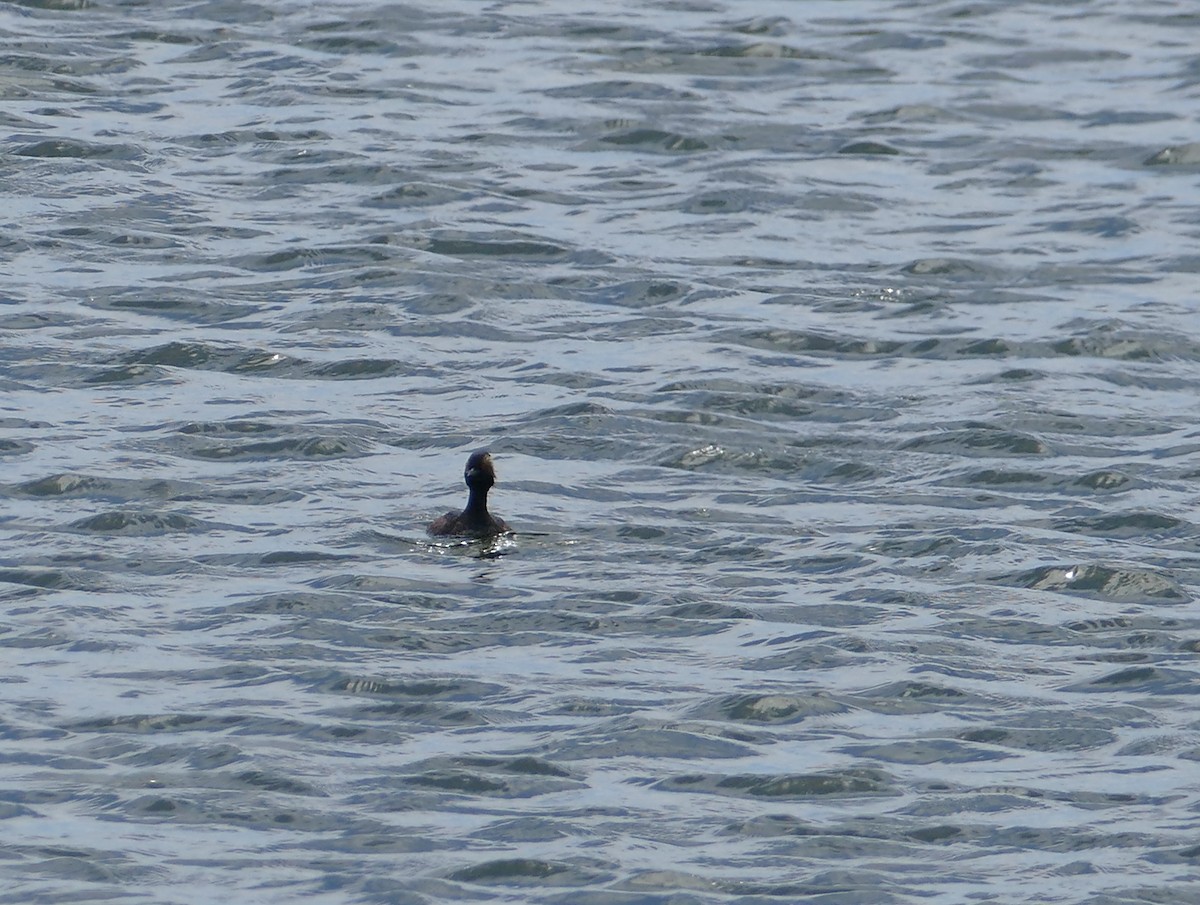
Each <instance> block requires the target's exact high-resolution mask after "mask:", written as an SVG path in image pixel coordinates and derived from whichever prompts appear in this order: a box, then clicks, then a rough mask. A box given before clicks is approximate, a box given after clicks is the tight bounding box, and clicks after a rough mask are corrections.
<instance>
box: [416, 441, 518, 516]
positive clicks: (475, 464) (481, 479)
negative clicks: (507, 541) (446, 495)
mask: <svg viewBox="0 0 1200 905" xmlns="http://www.w3.org/2000/svg"><path fill="white" fill-rule="evenodd" d="M463 480H464V481H466V482H467V487H468V489H469V490H470V491H471V495H470V496H468V497H467V508H466V509H464V510H463V511H462V512H447V513H446V514H445V515H443V516H442V517H441V518H437V519H434V520H433V524H432V525H430V526H429V533H430V534H432V535H435V536H438V537H446V536H458V537H493V536H495V535H497V534H506V533H508V532H510V531H512V529H511V528H509V527H508V525H507V524H506V523H505V521H504V519H502V518H496V516H494V515H492V514H491V513H490V512H488V508H487V495H488V491H489V490H491V489H492V485H493V484H495V483H496V469H495V467H494V466H493V465H492V456H491V453H489V452H488V451H487V450H486V449H481V450H479V451H478V452H473V453H471V458H469V459H467V467H466V470H465V471H464V472H463Z"/></svg>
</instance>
